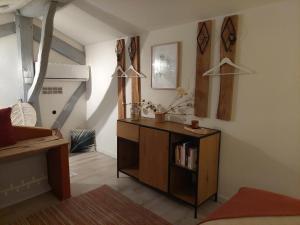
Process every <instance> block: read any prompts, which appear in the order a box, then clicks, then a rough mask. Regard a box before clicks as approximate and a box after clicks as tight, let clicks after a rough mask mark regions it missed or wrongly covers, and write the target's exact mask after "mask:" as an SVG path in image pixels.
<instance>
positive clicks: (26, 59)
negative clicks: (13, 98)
mask: <svg viewBox="0 0 300 225" xmlns="http://www.w3.org/2000/svg"><path fill="white" fill-rule="evenodd" d="M32 27H33V19H32V18H30V17H24V16H20V15H16V33H17V45H18V53H19V54H18V55H19V57H18V61H19V66H20V67H21V69H20V70H19V73H20V78H21V79H22V83H23V84H24V85H23V89H24V90H23V92H24V98H23V100H24V101H27V93H28V90H29V89H30V87H31V85H32V81H33V77H34V66H33V29H32Z"/></svg>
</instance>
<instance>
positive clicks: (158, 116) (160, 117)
mask: <svg viewBox="0 0 300 225" xmlns="http://www.w3.org/2000/svg"><path fill="white" fill-rule="evenodd" d="M165 115H166V113H162V112H156V113H155V121H156V122H158V123H162V122H164V121H165Z"/></svg>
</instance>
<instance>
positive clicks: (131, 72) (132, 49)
mask: <svg viewBox="0 0 300 225" xmlns="http://www.w3.org/2000/svg"><path fill="white" fill-rule="evenodd" d="M123 51H124V46H122V45H121V44H120V43H118V44H117V47H116V49H115V52H116V55H117V60H118V62H119V61H120V59H121V54H122V52H123ZM136 51H137V47H136V42H135V40H134V39H133V40H132V41H131V43H130V45H129V47H128V52H129V57H130V60H131V65H130V66H129V67H128V69H127V70H126V71H124V70H123V68H122V67H121V66H120V65H119V66H117V67H116V70H115V72H114V73H113V74H112V77H119V78H146V77H147V76H146V75H145V74H143V73H140V72H138V71H137V70H136V69H135V68H134V66H133V65H132V62H133V61H134V56H135V54H136Z"/></svg>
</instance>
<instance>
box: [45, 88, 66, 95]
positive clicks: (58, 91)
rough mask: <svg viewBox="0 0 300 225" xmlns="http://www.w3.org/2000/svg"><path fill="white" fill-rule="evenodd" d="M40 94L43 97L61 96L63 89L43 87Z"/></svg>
mask: <svg viewBox="0 0 300 225" xmlns="http://www.w3.org/2000/svg"><path fill="white" fill-rule="evenodd" d="M42 93H43V95H62V94H63V88H62V87H43V90H42Z"/></svg>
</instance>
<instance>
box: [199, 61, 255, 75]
mask: <svg viewBox="0 0 300 225" xmlns="http://www.w3.org/2000/svg"><path fill="white" fill-rule="evenodd" d="M225 64H228V65H230V66H232V67H234V68H235V69H238V70H239V72H232V73H220V72H216V73H215V71H216V70H217V69H220V67H221V66H223V65H225ZM253 73H254V71H252V70H250V69H248V68H245V67H242V66H238V65H236V64H235V63H233V62H232V61H231V60H230V59H229V58H227V57H225V58H223V59H222V60H221V62H220V63H219V64H218V65H216V66H214V67H213V68H211V69H209V70H208V71H206V72H205V73H204V74H203V76H223V75H250V74H253Z"/></svg>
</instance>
